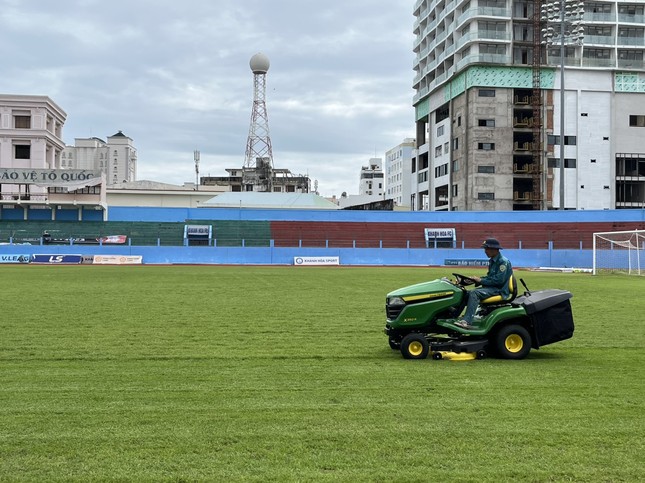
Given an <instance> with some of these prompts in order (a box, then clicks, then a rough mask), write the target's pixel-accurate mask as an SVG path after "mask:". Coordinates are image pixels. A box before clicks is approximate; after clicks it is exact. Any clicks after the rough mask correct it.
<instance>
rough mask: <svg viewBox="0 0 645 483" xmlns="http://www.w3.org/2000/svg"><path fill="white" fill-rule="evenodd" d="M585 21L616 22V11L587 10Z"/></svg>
mask: <svg viewBox="0 0 645 483" xmlns="http://www.w3.org/2000/svg"><path fill="white" fill-rule="evenodd" d="M582 18H583V20H584V21H585V22H612V23H613V22H615V21H616V14H615V13H613V12H612V13H594V12H585V13H584V16H583V17H582Z"/></svg>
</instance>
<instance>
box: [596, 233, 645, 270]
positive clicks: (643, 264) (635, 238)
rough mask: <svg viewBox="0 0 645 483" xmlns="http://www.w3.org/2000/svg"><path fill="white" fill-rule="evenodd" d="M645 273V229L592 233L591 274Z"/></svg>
mask: <svg viewBox="0 0 645 483" xmlns="http://www.w3.org/2000/svg"><path fill="white" fill-rule="evenodd" d="M607 272H616V273H626V274H628V275H645V230H632V231H610V232H604V233H594V234H593V274H594V275H596V274H598V273H607Z"/></svg>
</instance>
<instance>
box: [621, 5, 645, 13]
mask: <svg viewBox="0 0 645 483" xmlns="http://www.w3.org/2000/svg"><path fill="white" fill-rule="evenodd" d="M618 13H620V14H624V15H643V6H639V5H619V6H618Z"/></svg>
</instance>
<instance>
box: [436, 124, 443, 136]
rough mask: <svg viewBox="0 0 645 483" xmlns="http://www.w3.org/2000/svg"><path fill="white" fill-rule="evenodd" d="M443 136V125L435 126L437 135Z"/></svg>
mask: <svg viewBox="0 0 645 483" xmlns="http://www.w3.org/2000/svg"><path fill="white" fill-rule="evenodd" d="M439 136H443V126H439V127H438V128H437V137H439Z"/></svg>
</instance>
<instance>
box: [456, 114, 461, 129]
mask: <svg viewBox="0 0 645 483" xmlns="http://www.w3.org/2000/svg"><path fill="white" fill-rule="evenodd" d="M459 126H461V116H457V127H459Z"/></svg>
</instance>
